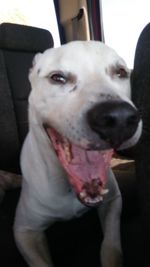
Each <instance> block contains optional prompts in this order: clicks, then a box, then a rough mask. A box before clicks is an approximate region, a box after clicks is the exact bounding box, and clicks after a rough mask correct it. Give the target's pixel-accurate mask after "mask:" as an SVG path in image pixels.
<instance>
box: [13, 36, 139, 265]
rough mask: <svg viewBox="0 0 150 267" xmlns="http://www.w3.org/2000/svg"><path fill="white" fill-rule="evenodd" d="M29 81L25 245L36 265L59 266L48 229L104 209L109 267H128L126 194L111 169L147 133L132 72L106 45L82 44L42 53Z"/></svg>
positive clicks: (18, 228) (21, 235) (104, 256)
mask: <svg viewBox="0 0 150 267" xmlns="http://www.w3.org/2000/svg"><path fill="white" fill-rule="evenodd" d="M29 79H30V82H31V85H32V91H31V94H30V97H29V133H28V136H27V138H26V140H25V143H24V146H23V150H22V154H21V168H22V173H23V177H24V179H23V184H22V192H21V197H20V201H19V204H18V208H17V213H16V219H15V225H14V232H15V238H16V242H17V245H18V248H19V250H20V251H21V253H22V254H23V256H24V257H25V259H26V261H27V262H28V264H29V266H31V267H48V266H49V267H52V266H53V264H52V262H51V259H50V256H49V253H48V248H47V245H46V240H45V236H44V233H43V232H44V230H45V229H46V228H47V227H48V226H49V225H52V224H53V223H54V222H55V221H56V220H59V219H70V218H72V217H73V216H80V215H81V214H82V213H83V212H85V211H88V210H89V208H90V207H92V206H97V211H98V214H99V217H100V220H101V224H102V228H103V232H104V240H103V243H102V246H101V265H102V266H103V267H120V266H122V259H121V258H122V257H121V244H120V230H119V228H120V212H121V196H120V191H119V188H118V185H117V183H116V181H115V178H114V176H113V173H112V171H111V170H110V168H109V166H110V160H111V157H112V154H113V149H114V148H115V149H116V148H118V149H121V148H126V147H130V146H131V145H134V144H135V143H136V142H137V141H138V139H139V137H140V134H141V120H140V118H139V115H138V112H137V110H136V108H135V107H134V105H133V103H132V102H131V100H130V73H129V70H128V68H127V67H126V64H125V62H124V61H123V60H122V59H121V58H120V57H119V56H118V55H117V54H116V53H115V51H113V50H112V49H110V48H109V47H107V46H106V45H104V44H103V43H101V42H96V41H89V42H88V41H83V42H80V41H75V42H71V43H69V44H66V45H63V46H62V47H60V48H56V49H48V50H47V51H45V52H44V53H43V54H38V55H37V56H36V57H35V60H34V62H33V68H32V70H31V71H30V75H29ZM66 257H67V255H66Z"/></svg>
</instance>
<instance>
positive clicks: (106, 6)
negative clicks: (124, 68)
mask: <svg viewBox="0 0 150 267" xmlns="http://www.w3.org/2000/svg"><path fill="white" fill-rule="evenodd" d="M102 14H103V27H104V37H105V43H106V44H108V45H109V46H111V47H112V48H114V49H115V50H116V51H117V52H118V53H119V54H120V55H121V56H122V57H123V58H124V59H125V60H126V62H127V64H128V66H129V67H130V68H132V67H133V61H134V54H135V48H136V44H137V40H138V37H139V35H140V33H141V31H142V30H143V28H144V27H145V26H146V24H147V23H149V22H150V1H149V0H142V1H141V0H132V1H131V0H102Z"/></svg>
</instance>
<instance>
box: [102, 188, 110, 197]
mask: <svg viewBox="0 0 150 267" xmlns="http://www.w3.org/2000/svg"><path fill="white" fill-rule="evenodd" d="M108 192H109V189H108V188H105V189H104V188H103V189H102V190H101V195H102V196H103V195H106V194H107V193H108Z"/></svg>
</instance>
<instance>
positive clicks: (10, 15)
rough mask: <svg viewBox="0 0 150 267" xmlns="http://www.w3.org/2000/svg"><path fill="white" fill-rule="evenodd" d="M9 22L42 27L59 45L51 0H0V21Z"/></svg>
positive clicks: (55, 43) (56, 44)
mask: <svg viewBox="0 0 150 267" xmlns="http://www.w3.org/2000/svg"><path fill="white" fill-rule="evenodd" d="M2 22H11V23H18V24H24V25H30V26H35V27H39V28H44V29H47V30H49V31H50V32H51V33H52V36H53V38H54V45H55V47H57V46H59V45H60V39H59V33H58V27H57V20H56V14H55V8H54V3H53V0H38V1H37V0H0V23H2Z"/></svg>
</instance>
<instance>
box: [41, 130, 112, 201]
mask: <svg viewBox="0 0 150 267" xmlns="http://www.w3.org/2000/svg"><path fill="white" fill-rule="evenodd" d="M46 132H47V134H48V136H49V138H50V140H51V142H52V144H53V147H54V150H55V152H56V154H57V157H58V159H59V161H60V163H61V165H62V166H63V168H64V169H65V170H66V172H67V174H68V179H69V182H70V184H71V186H72V187H73V189H74V191H75V193H76V194H77V196H78V198H79V200H80V201H81V202H82V203H83V204H84V205H87V206H95V205H97V204H99V202H100V201H102V200H103V197H104V195H105V194H107V193H108V189H107V188H105V184H106V179H107V171H108V168H109V166H110V160H111V158H112V154H113V150H112V149H110V150H105V151H94V150H92V151H91V150H85V149H83V148H81V147H78V146H76V145H75V144H71V143H70V142H69V141H68V140H67V139H66V138H63V137H62V136H60V134H58V132H56V131H55V130H54V129H53V128H46Z"/></svg>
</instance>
